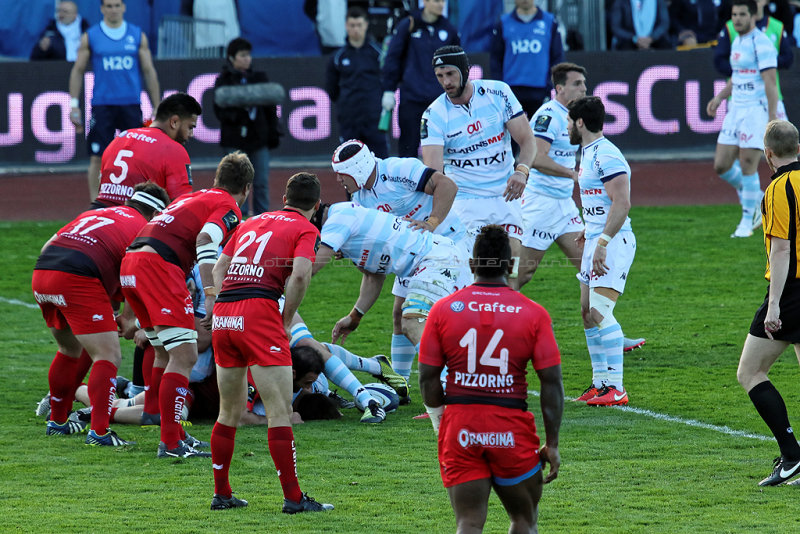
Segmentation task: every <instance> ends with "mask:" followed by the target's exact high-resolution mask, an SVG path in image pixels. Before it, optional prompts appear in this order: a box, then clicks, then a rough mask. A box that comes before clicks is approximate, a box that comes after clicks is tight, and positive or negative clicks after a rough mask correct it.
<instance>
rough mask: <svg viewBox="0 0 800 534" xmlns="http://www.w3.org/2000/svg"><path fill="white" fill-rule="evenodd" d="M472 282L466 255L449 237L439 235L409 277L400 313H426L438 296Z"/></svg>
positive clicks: (425, 314)
mask: <svg viewBox="0 0 800 534" xmlns="http://www.w3.org/2000/svg"><path fill="white" fill-rule="evenodd" d="M471 283H472V273H471V272H470V270H469V258H468V257H467V256H466V255H465V254H464V251H463V250H462V249H461V248H460V247H457V246H455V244H454V243H453V241H452V240H451V239H448V238H443V237H439V238H437V239H436V245H435V246H434V247H433V249H431V251H430V252H429V253H428V254H427V255H426V256H425V257H424V258H423V259H422V261H421V262H420V264H419V265H418V266H417V269H416V270H415V271H414V274H412V275H411V277H410V278H409V279H408V292H407V294H406V301H405V302H404V303H403V315H421V316H423V317H427V316H428V312H430V311H431V307H432V306H433V305H434V304H435V303H436V301H437V300H439V299H440V298H443V297H446V296H447V295H450V294H452V293H454V292H456V291H458V290H459V289H462V288H464V287H467V286H468V285H469V284H471Z"/></svg>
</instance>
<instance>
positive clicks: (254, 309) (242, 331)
mask: <svg viewBox="0 0 800 534" xmlns="http://www.w3.org/2000/svg"><path fill="white" fill-rule="evenodd" d="M211 343H212V345H213V347H214V359H215V360H216V362H217V365H219V366H220V367H250V366H251V365H260V366H262V367H268V366H271V365H292V354H291V352H290V349H289V338H288V337H286V330H284V328H283V317H282V316H281V313H280V311H278V303H277V302H276V301H274V300H271V299H264V298H254V299H245V300H237V301H235V302H217V303H216V304H214V322H213V329H212V332H211Z"/></svg>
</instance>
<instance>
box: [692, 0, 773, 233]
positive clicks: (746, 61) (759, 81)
mask: <svg viewBox="0 0 800 534" xmlns="http://www.w3.org/2000/svg"><path fill="white" fill-rule="evenodd" d="M757 11H758V6H757V5H756V2H755V0H733V8H732V11H731V20H732V21H733V27H734V29H735V30H736V31H737V33H738V35H737V36H736V39H734V40H733V43H731V56H730V62H731V69H732V70H733V74H732V76H731V78H730V79H729V80H728V83H727V84H726V85H725V88H724V89H723V90H722V91H721V92H720V93H719V94H717V95H715V96H714V98H712V99H711V100H710V101H709V102H708V105H707V106H706V111H707V112H708V114H709V115H710V116H712V117H714V116H716V114H717V109H718V108H719V106H720V104H721V103H722V102H723V101H724V100H725V99H726V98H728V97H731V98H730V101H729V102H728V111H727V114H726V115H725V120H724V121H723V122H722V129H721V130H720V132H719V136H718V137H717V150H716V153H715V154H714V171H715V172H716V173H717V174H719V176H720V178H722V179H723V180H725V181H726V182H728V183H729V184H731V185H732V186H733V187H735V188H736V189H737V192H738V193H739V198H740V202H741V204H742V218H741V220H740V221H739V224H738V225H737V226H736V230H734V232H733V234H731V237H749V236H751V235H753V230H754V229H756V228H758V227H759V226H761V210H760V209H759V203H760V202H761V197H762V196H763V193H762V191H761V182H760V180H759V177H758V163H759V161H760V160H761V152H762V150H764V131H765V130H766V127H767V122H769V121H771V120H774V119H776V118H777V106H778V88H777V84H776V75H777V67H778V52H777V51H776V50H775V46H774V45H773V44H772V41H770V39H769V37H767V36H766V35H765V34H764V32H762V31H761V30H759V29H758V28H756V13H757ZM737 158H738V159H739V166H736V165H734V162H735V161H736V159H737Z"/></svg>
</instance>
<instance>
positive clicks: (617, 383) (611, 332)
mask: <svg viewBox="0 0 800 534" xmlns="http://www.w3.org/2000/svg"><path fill="white" fill-rule="evenodd" d="M598 336H599V337H600V344H601V345H602V349H603V352H604V353H605V356H606V358H605V359H606V363H607V364H608V367H607V373H608V381H607V382H606V384H607V385H609V386H614V387H616V388H617V389H618V390H620V391H624V390H625V388H624V387H623V385H622V349H623V338H622V327H620V325H619V323H617V322H614V324H612V325H610V326H607V327H605V328H603V329H602V330H599V331H598Z"/></svg>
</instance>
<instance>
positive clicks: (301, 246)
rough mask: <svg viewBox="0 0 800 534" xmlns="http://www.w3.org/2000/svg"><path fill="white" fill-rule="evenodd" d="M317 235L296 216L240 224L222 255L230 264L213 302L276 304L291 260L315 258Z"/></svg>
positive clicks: (266, 216)
mask: <svg viewBox="0 0 800 534" xmlns="http://www.w3.org/2000/svg"><path fill="white" fill-rule="evenodd" d="M318 247H319V231H318V230H317V228H316V227H315V226H314V225H313V224H311V222H309V220H308V219H306V218H305V217H304V216H303V215H301V214H300V213H298V212H296V211H294V210H289V209H284V210H280V211H272V212H268V213H262V214H261V215H259V216H257V217H252V218H250V219H248V220H247V221H246V222H245V223H243V224H241V225H240V226H239V227H238V228H237V229H236V231H235V232H234V233H233V235H232V236H231V239H230V241H228V244H227V245H225V248H224V249H223V251H222V253H223V254H225V255H226V256H230V257H231V264H230V267H228V272H226V273H225V278H224V280H223V281H222V291H221V292H220V294H219V298H217V302H228V301H234V300H242V299H247V298H254V297H265V298H271V299H275V300H277V299H278V298H280V296H281V295H282V294H283V288H284V286H285V285H286V279H287V278H289V276H290V275H291V274H292V265H293V260H294V258H308V259H309V260H311V261H312V262H313V261H314V259H315V258H316V255H317V248H318Z"/></svg>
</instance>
